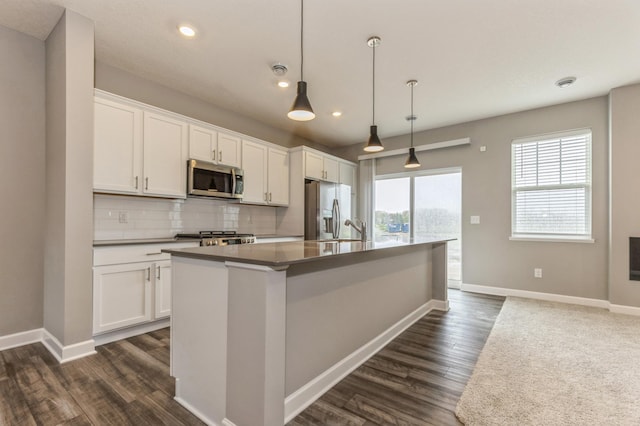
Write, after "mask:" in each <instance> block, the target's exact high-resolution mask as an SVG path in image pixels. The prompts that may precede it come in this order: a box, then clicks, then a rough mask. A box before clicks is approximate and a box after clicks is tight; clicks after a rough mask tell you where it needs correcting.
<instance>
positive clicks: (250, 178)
mask: <svg viewBox="0 0 640 426" xmlns="http://www.w3.org/2000/svg"><path fill="white" fill-rule="evenodd" d="M242 168H243V171H244V176H243V184H244V192H243V194H242V202H243V203H251V204H267V203H268V201H269V199H268V190H267V178H268V176H267V147H266V145H263V144H260V143H256V142H252V141H246V140H245V141H242Z"/></svg>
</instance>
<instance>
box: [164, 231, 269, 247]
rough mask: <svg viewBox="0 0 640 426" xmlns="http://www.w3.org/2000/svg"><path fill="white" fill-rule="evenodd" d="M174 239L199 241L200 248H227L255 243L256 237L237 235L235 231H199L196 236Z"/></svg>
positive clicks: (182, 236) (187, 235)
mask: <svg viewBox="0 0 640 426" xmlns="http://www.w3.org/2000/svg"><path fill="white" fill-rule="evenodd" d="M176 239H177V240H185V239H190V240H192V239H200V245H201V246H228V245H233V244H251V243H255V242H256V237H255V236H254V235H253V234H238V233H237V232H236V231H200V232H198V233H197V234H177V235H176Z"/></svg>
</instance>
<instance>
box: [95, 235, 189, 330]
mask: <svg viewBox="0 0 640 426" xmlns="http://www.w3.org/2000/svg"><path fill="white" fill-rule="evenodd" d="M197 245H198V243H195V242H194V243H174V244H153V245H151V244H144V245H122V246H107V247H96V248H94V256H93V257H94V260H93V262H94V267H93V334H94V335H98V334H102V333H107V332H110V331H114V330H120V329H125V328H127V327H135V326H139V325H144V324H146V323H150V322H153V321H156V320H161V319H164V318H168V317H169V316H170V315H171V260H170V259H171V257H170V255H169V254H167V253H162V252H161V250H163V249H166V248H184V247H195V246H197Z"/></svg>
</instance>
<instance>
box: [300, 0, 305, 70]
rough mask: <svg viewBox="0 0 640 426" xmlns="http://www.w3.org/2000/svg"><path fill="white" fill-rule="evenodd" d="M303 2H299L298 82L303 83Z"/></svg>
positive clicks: (302, 0) (301, 0)
mask: <svg viewBox="0 0 640 426" xmlns="http://www.w3.org/2000/svg"><path fill="white" fill-rule="evenodd" d="M303 34H304V0H300V80H301V81H304V39H303Z"/></svg>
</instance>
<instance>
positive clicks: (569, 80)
mask: <svg viewBox="0 0 640 426" xmlns="http://www.w3.org/2000/svg"><path fill="white" fill-rule="evenodd" d="M575 82H576V78H575V77H565V78H561V79H560V80H558V81H556V86H558V87H560V88H562V89H563V88H565V87H569V86H571V85H572V84H573V83H575Z"/></svg>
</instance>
